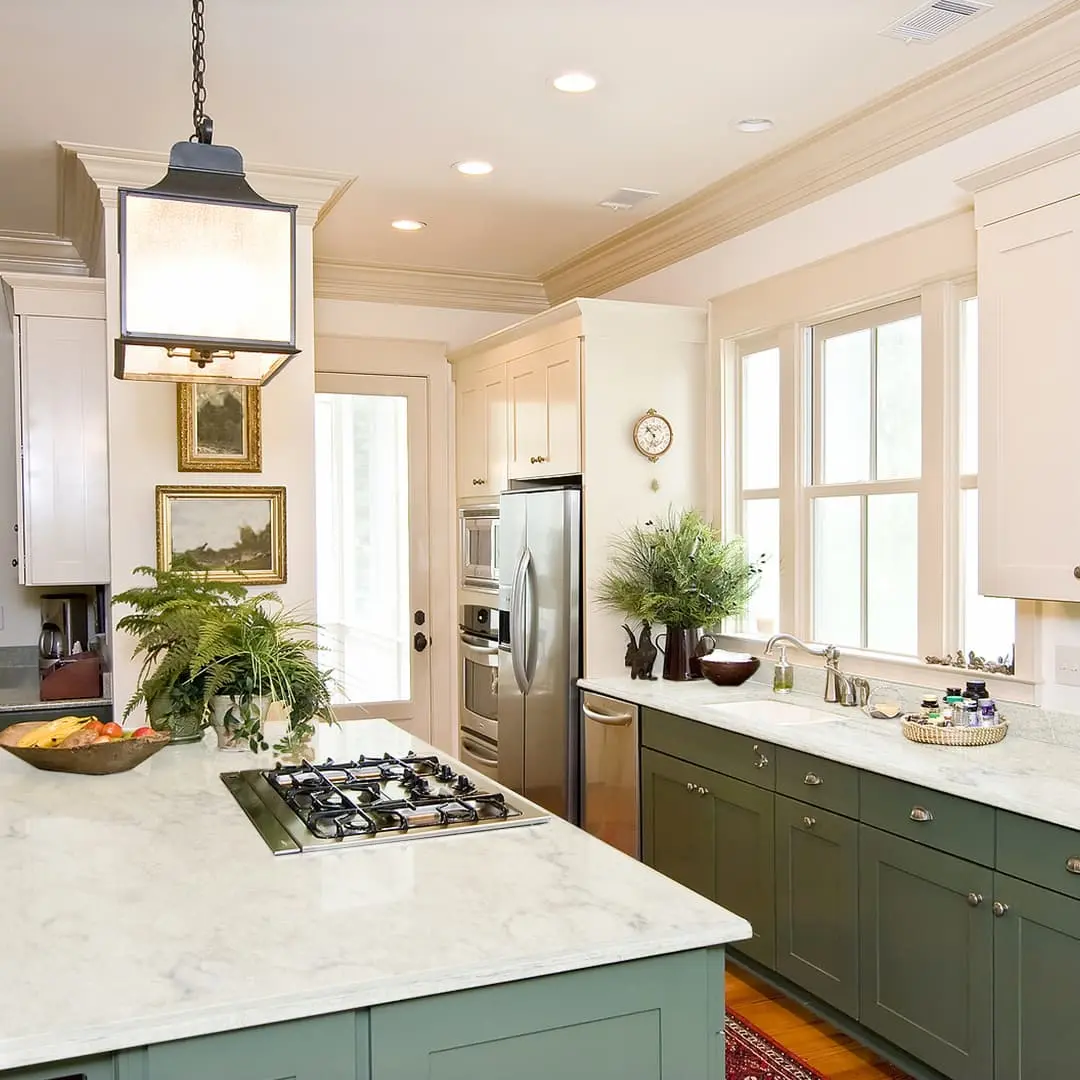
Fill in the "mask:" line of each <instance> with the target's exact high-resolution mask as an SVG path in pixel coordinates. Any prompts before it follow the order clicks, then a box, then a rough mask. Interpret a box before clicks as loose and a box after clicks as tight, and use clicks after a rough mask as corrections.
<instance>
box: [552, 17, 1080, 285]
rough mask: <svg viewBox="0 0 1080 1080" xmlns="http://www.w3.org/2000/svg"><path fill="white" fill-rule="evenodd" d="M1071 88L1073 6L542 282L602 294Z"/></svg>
mask: <svg viewBox="0 0 1080 1080" xmlns="http://www.w3.org/2000/svg"><path fill="white" fill-rule="evenodd" d="M1078 85H1080V0H1062V2H1060V3H1058V4H1056V5H1054V6H1053V7H1051V8H1049V9H1047V10H1046V11H1044V12H1042V13H1041V14H1039V15H1037V16H1034V17H1033V18H1031V19H1028V20H1026V21H1025V22H1023V23H1021V24H1019V25H1018V26H1016V27H1014V28H1013V29H1012V30H1010V31H1008V32H1006V33H1004V34H1001V35H999V36H998V37H996V38H994V39H993V40H992V41H989V42H987V43H986V44H984V45H982V46H980V47H979V48H977V49H973V50H971V51H970V52H967V53H965V54H964V55H962V56H960V57H957V58H956V59H955V60H953V61H951V62H950V63H948V64H944V65H942V66H941V67H939V68H936V69H934V70H933V71H931V72H928V73H927V74H925V75H923V76H921V77H919V78H917V79H914V80H912V81H910V82H908V83H905V84H904V85H903V86H900V87H897V88H896V89H895V90H893V91H890V92H889V93H888V94H886V95H884V96H883V97H880V98H878V99H877V100H875V101H873V102H870V103H869V104H868V105H866V106H864V107H863V108H861V109H858V110H856V111H855V112H852V113H849V114H848V115H846V116H844V117H842V118H840V119H839V120H837V121H836V122H834V123H832V124H830V125H828V126H826V127H824V128H822V129H820V130H818V131H816V132H814V133H813V134H811V135H809V136H807V137H806V138H804V139H801V140H799V141H798V142H796V143H793V144H792V145H791V146H788V147H786V148H784V149H782V150H780V151H778V152H777V153H775V154H772V155H770V156H769V157H767V158H764V159H763V160H761V161H758V162H754V163H753V164H751V165H749V166H747V167H746V168H743V169H740V170H738V171H737V172H735V173H732V174H731V175H730V176H727V177H725V178H724V179H722V180H720V181H718V182H717V183H715V184H711V185H709V186H708V187H706V188H703V189H702V190H701V191H699V192H697V193H696V194H695V195H692V196H691V197H690V198H688V199H685V200H684V201H683V202H681V203H678V204H676V205H675V206H672V207H669V208H668V209H666V210H662V211H660V212H659V213H658V214H655V215H653V216H652V217H650V218H647V219H646V220H644V221H641V222H639V223H638V224H636V225H632V226H631V227H630V228H628V229H624V230H623V231H622V232H620V233H617V234H616V235H615V236H612V237H609V238H608V239H607V240H604V241H602V242H601V243H599V244H596V245H594V246H593V247H591V248H588V249H586V250H585V251H583V252H580V253H579V254H578V255H575V256H574V257H573V258H572V259H569V260H567V261H566V262H564V263H561V264H560V265H558V266H555V267H552V268H551V269H550V270H548V271H546V272H545V273H544V274H542V275H541V281H542V282H543V284H544V287H545V288H546V290H547V293H548V296H549V297H550V299H551V302H552V303H553V304H554V303H559V302H560V301H562V300H565V299H569V298H570V297H573V296H600V295H603V294H604V293H607V292H610V291H611V290H612V289H616V288H618V287H619V286H621V285H626V284H628V283H629V282H631V281H636V280H637V279H639V278H641V277H644V276H645V275H646V274H651V273H655V272H656V271H657V270H662V269H664V268H665V267H667V266H671V265H672V264H674V263H676V262H679V261H681V260H682V259H686V258H689V257H690V256H691V255H696V254H697V253H698V252H701V251H705V250H707V249H709V248H711V247H714V246H716V245H717V244H720V243H723V242H724V241H725V240H730V239H731V238H732V237H735V236H739V235H741V234H742V233H745V232H748V231H749V230H751V229H754V228H757V227H758V226H760V225H763V224H765V223H766V222H768V221H772V220H773V219H775V218H778V217H781V216H782V215H784V214H788V213H790V212H792V211H793V210H797V209H799V207H801V206H806V205H808V204H809V203H812V202H816V201H817V200H819V199H821V198H823V197H824V196H826V195H830V194H832V193H833V192H836V191H840V190H842V189H843V188H845V187H848V186H850V185H852V184H855V183H858V182H859V181H861V180H865V179H867V178H868V177H871V176H874V175H876V174H878V173H881V172H884V171H885V170H887V169H890V168H893V167H894V166H896V165H900V164H902V163H903V162H905V161H908V160H910V159H911V158H914V157H917V156H918V155H920V154H924V153H927V152H928V151H930V150H933V149H935V148H936V147H938V146H942V145H944V144H945V143H947V142H951V141H952V140H954V139H957V138H959V137H960V136H962V135H966V134H967V133H969V132H971V131H975V130H977V129H978V128H980V127H984V126H985V125H987V124H989V123H992V122H993V121H995V120H999V119H1001V118H1002V117H1004V116H1008V115H1010V114H1011V113H1014V112H1017V111H1019V110H1020V109H1024V108H1027V107H1029V106H1031V105H1034V104H1037V103H1038V102H1040V101H1043V100H1045V99H1047V98H1050V97H1053V96H1054V95H1056V94H1060V93H1062V92H1064V91H1065V90H1068V89H1071V88H1072V87H1075V86H1078Z"/></svg>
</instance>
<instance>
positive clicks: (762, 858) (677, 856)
mask: <svg viewBox="0 0 1080 1080" xmlns="http://www.w3.org/2000/svg"><path fill="white" fill-rule="evenodd" d="M641 784H642V818H641V819H642V858H643V860H644V861H645V862H646V863H647V864H648V865H649V866H652V867H653V868H654V869H656V870H659V871H660V873H662V874H665V875H666V876H667V877H670V878H672V879H674V880H675V881H678V882H681V883H682V884H683V885H686V886H688V887H689V888H691V889H694V890H695V891H696V892H699V893H701V894H702V895H703V896H707V897H709V898H710V899H712V900H715V901H716V903H718V904H720V905H722V906H723V907H725V908H727V909H728V910H729V911H733V912H735V914H736V915H741V916H742V917H743V918H744V919H746V920H747V921H748V922H749V923H750V925H751V926H752V927H753V928H754V936H753V939H752V940H750V941H743V942H739V944H738V946H737V948H738V949H739V950H740V951H742V952H744V953H746V954H747V956H751V957H753V958H754V959H755V960H757V961H759V962H760V963H762V964H766V965H768V966H769V967H773V966H774V964H775V962H776V905H775V883H774V866H773V843H774V836H773V812H774V806H773V800H774V796H773V793H772V792H771V791H765V790H763V789H762V788H758V787H755V786H754V785H752V784H745V783H743V782H742V781H741V780H735V779H733V778H732V777H730V776H721V775H720V774H719V773H715V772H712V771H711V770H709V769H703V768H701V767H700V766H697V765H691V764H689V763H688V762H686V761H682V760H680V759H679V758H673V757H669V756H668V755H667V754H660V753H657V752H656V751H654V750H649V749H648V748H645V749H643V750H642V752H641Z"/></svg>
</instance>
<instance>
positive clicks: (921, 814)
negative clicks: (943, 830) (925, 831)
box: [908, 806, 934, 821]
mask: <svg viewBox="0 0 1080 1080" xmlns="http://www.w3.org/2000/svg"><path fill="white" fill-rule="evenodd" d="M908 817H910V818H911V820H912V821H933V820H934V815H933V814H932V813H930V811H929V810H927V809H926V807H925V806H913V807H912V808H911V813H910V814H909V815H908Z"/></svg>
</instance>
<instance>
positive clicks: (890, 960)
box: [859, 825, 1041, 1080]
mask: <svg viewBox="0 0 1080 1080" xmlns="http://www.w3.org/2000/svg"><path fill="white" fill-rule="evenodd" d="M993 885H994V880H993V873H992V871H990V870H988V869H986V868H985V867H982V866H978V865H976V864H975V863H970V862H967V861H966V860H964V859H959V858H957V857H956V856H954V855H949V854H947V853H945V852H943V851H936V850H933V849H931V848H927V847H923V846H921V845H920V844H916V843H914V842H913V841H911V840H904V839H901V838H900V837H897V836H892V835H890V834H888V833H884V832H881V831H879V830H878V829H875V828H872V827H870V826H868V825H860V826H859V906H860V912H859V988H860V993H859V998H860V1004H859V1020H860V1022H861V1023H863V1024H865V1025H866V1026H867V1027H868V1028H871V1029H872V1030H873V1031H876V1032H877V1033H878V1034H880V1035H883V1036H884V1037H885V1038H886V1039H888V1040H890V1041H891V1042H893V1043H895V1044H896V1045H897V1046H899V1047H901V1048H902V1049H904V1050H906V1051H907V1052H908V1053H910V1054H912V1055H913V1056H914V1057H916V1058H918V1059H919V1060H921V1061H924V1062H926V1063H927V1064H928V1065H931V1066H932V1067H933V1068H935V1069H938V1070H939V1071H940V1072H942V1073H944V1074H945V1075H946V1076H948V1077H951V1078H952V1080H987V1078H988V1077H990V1076H993V1034H994V1031H993V1021H994V1007H993V1005H994V1002H993V992H994V986H993V983H994V956H993V952H994V925H993V924H994V921H995V920H994V918H993V916H992V914H991V902H992V897H993ZM1040 1080H1041V1078H1040Z"/></svg>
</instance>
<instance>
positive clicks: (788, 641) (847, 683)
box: [765, 634, 870, 706]
mask: <svg viewBox="0 0 1080 1080" xmlns="http://www.w3.org/2000/svg"><path fill="white" fill-rule="evenodd" d="M775 645H780V646H781V649H780V663H781V664H782V665H786V664H787V658H786V655H785V652H784V646H785V645H794V646H795V648H797V649H802V651H803V652H805V653H809V654H810V655H811V656H821V657H824V659H825V700H826V701H827V702H829V703H830V704H839V705H847V706H854V705H865V704H866V702H867V699H868V698H869V696H870V684H869V683H868V682H867V681H866V679H864V678H862V677H861V676H859V675H845V674H844V673H843V672H842V671H841V670H840V650H839V649H838V648H837V647H836V646H835V645H808V644H807V643H806V642H805V641H800V640H799V639H798V638H797V637H795V636H794V635H792V634H774V635H773V636H772V637H771V638H769V641H768V643H767V644H766V646H765V655H766V656H769V655H771V653H772V650H773V647H774V646H775Z"/></svg>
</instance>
